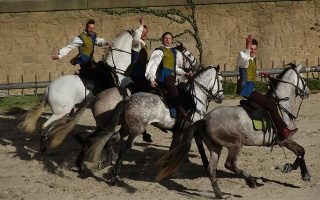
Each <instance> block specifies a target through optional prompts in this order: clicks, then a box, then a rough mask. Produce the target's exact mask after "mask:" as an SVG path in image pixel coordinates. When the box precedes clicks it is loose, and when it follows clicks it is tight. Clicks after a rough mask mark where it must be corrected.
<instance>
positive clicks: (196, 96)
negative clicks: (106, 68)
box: [79, 66, 224, 177]
mask: <svg viewBox="0 0 320 200" xmlns="http://www.w3.org/2000/svg"><path fill="white" fill-rule="evenodd" d="M222 81H223V79H222V76H221V75H220V74H219V67H213V66H210V67H207V68H203V69H202V70H200V71H198V72H197V73H196V74H195V75H194V76H193V78H192V79H191V80H190V81H189V83H188V84H187V87H186V90H189V91H190V93H191V95H192V98H193V101H194V102H195V104H196V110H195V112H194V113H193V114H192V116H191V121H192V122H195V121H197V120H199V119H201V118H202V117H203V116H204V115H205V113H206V111H207V106H208V103H209V101H210V100H211V99H212V100H214V101H215V102H217V103H221V102H222V100H223V98H224V95H223V90H222ZM175 122H176V119H175V118H172V117H171V116H170V112H169V108H168V106H167V105H166V104H165V103H164V102H163V99H162V98H161V97H160V96H158V95H155V94H151V93H143V92H141V93H136V94H133V95H131V96H129V97H128V98H126V99H124V100H122V101H121V102H119V103H118V105H117V106H116V108H115V109H114V111H113V117H112V119H111V120H109V121H106V122H105V124H106V125H107V126H106V129H105V131H103V132H101V133H100V134H97V135H96V136H95V137H94V138H91V139H92V140H91V142H90V144H89V145H88V146H87V148H86V149H85V151H84V152H83V156H84V161H90V162H97V161H98V160H99V158H100V154H101V151H102V149H103V147H104V146H105V144H106V142H107V141H108V140H109V138H110V137H111V136H112V135H114V132H115V129H116V126H117V124H119V123H120V125H121V129H120V130H119V132H120V133H121V135H122V136H125V135H128V139H127V140H126V141H125V142H124V143H123V145H122V147H121V149H120V152H119V155H118V159H117V162H116V165H115V167H114V177H116V176H117V174H118V173H119V171H120V166H121V164H122V160H123V154H124V153H126V152H127V151H128V150H129V149H131V148H132V146H133V145H134V142H135V140H136V139H137V137H138V136H139V135H140V134H142V133H143V132H144V131H145V130H146V127H147V125H148V124H152V125H154V126H156V127H159V128H161V129H166V130H172V129H173V128H174V125H175ZM115 135H117V133H116V134H115ZM79 164H81V163H79ZM85 164H86V162H83V163H82V166H81V167H84V168H85V167H86V166H83V165H85Z"/></svg>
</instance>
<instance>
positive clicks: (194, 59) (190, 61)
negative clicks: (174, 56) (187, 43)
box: [178, 48, 197, 67]
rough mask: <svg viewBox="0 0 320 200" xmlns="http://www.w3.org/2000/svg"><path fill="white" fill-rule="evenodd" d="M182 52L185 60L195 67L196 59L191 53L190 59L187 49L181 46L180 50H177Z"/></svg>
mask: <svg viewBox="0 0 320 200" xmlns="http://www.w3.org/2000/svg"><path fill="white" fill-rule="evenodd" d="M178 51H180V52H181V53H182V56H183V57H184V58H185V59H186V60H187V62H188V63H189V64H190V66H191V67H196V64H197V59H196V57H194V56H193V55H192V56H193V60H191V59H190V58H189V57H188V56H187V55H186V52H187V51H188V50H187V49H186V48H183V49H182V50H179V49H178Z"/></svg>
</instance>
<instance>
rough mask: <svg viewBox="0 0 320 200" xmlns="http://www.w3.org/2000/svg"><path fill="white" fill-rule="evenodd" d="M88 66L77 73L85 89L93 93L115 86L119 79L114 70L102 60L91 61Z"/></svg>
mask: <svg viewBox="0 0 320 200" xmlns="http://www.w3.org/2000/svg"><path fill="white" fill-rule="evenodd" d="M89 65H90V66H89V67H88V66H84V67H82V68H81V69H80V71H79V73H78V74H77V75H78V76H79V77H80V79H81V80H82V82H83V84H84V86H85V87H86V89H88V90H90V91H92V93H93V94H94V95H97V94H98V93H99V92H101V91H103V90H105V89H108V88H112V87H116V86H117V85H119V80H118V76H117V74H116V72H115V71H114V70H113V69H112V68H111V67H110V66H108V65H106V64H105V63H104V62H102V61H99V62H98V63H95V62H91V63H90V64H89Z"/></svg>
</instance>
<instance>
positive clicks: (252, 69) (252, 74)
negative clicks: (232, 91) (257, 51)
mask: <svg viewBox="0 0 320 200" xmlns="http://www.w3.org/2000/svg"><path fill="white" fill-rule="evenodd" d="M256 72H257V65H256V62H255V61H253V60H251V59H250V60H249V65H248V69H247V78H248V81H255V80H256V75H257V74H256Z"/></svg>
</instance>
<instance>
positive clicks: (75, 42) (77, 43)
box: [58, 36, 83, 59]
mask: <svg viewBox="0 0 320 200" xmlns="http://www.w3.org/2000/svg"><path fill="white" fill-rule="evenodd" d="M82 44H83V41H82V40H81V39H80V38H79V37H78V36H76V37H74V38H73V40H72V42H71V43H69V44H68V45H67V46H65V47H63V48H62V49H61V50H60V51H59V54H58V57H59V59H61V58H62V57H64V56H66V55H67V54H68V53H69V52H70V51H71V50H72V49H74V48H76V47H78V46H80V45H82Z"/></svg>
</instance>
